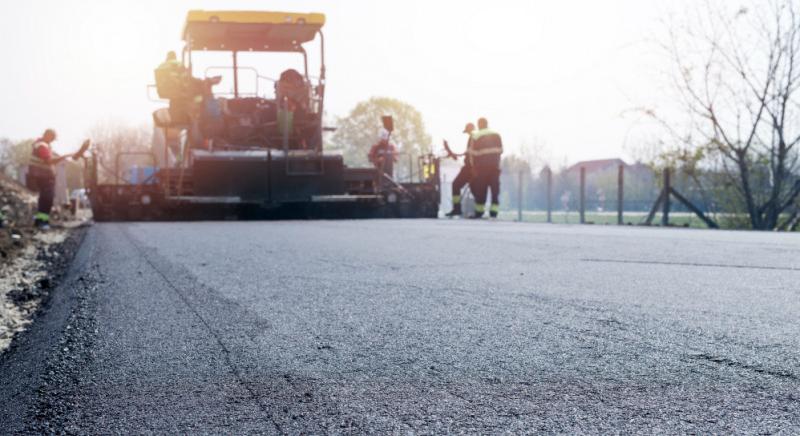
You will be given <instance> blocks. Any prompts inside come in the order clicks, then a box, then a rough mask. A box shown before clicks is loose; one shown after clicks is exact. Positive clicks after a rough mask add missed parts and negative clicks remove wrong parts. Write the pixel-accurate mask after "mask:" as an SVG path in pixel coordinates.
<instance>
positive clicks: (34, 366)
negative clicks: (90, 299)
mask: <svg viewBox="0 0 800 436" xmlns="http://www.w3.org/2000/svg"><path fill="white" fill-rule="evenodd" d="M93 240H94V237H93V232H92V231H91V228H87V227H86V226H81V227H77V228H75V229H74V230H73V231H72V232H71V234H70V235H69V236H68V237H67V239H66V240H65V241H64V242H63V243H61V244H60V246H59V252H60V253H61V256H60V259H59V260H58V261H57V262H56V263H55V265H54V266H53V269H52V270H51V272H50V277H51V280H52V283H53V284H54V286H53V288H52V289H51V290H50V292H47V293H46V295H45V297H44V300H43V301H42V304H41V306H40V307H39V309H38V310H37V312H36V314H35V315H34V317H33V320H32V323H31V324H30V326H29V328H27V329H26V330H25V331H23V332H20V333H19V334H17V335H16V337H15V338H14V340H13V341H12V342H11V345H10V347H9V348H8V349H7V350H6V351H5V352H3V353H2V354H0V423H2V425H0V432H2V433H4V434H22V433H28V432H30V423H31V421H32V419H33V417H32V416H31V415H32V414H33V412H34V410H35V407H36V404H37V402H38V401H39V395H38V394H39V392H40V391H41V388H42V384H43V382H44V375H45V373H46V371H47V368H48V366H49V365H50V356H51V355H52V354H53V350H54V349H55V348H56V347H57V346H58V345H59V343H60V341H61V339H62V336H63V334H64V331H65V329H66V326H67V321H68V320H69V318H70V315H71V314H72V313H73V311H74V309H75V307H76V306H77V303H78V300H77V298H76V286H75V284H76V283H77V282H78V278H79V277H80V275H81V272H82V271H83V270H85V269H86V266H87V263H88V260H89V258H90V256H89V255H90V251H91V246H93Z"/></svg>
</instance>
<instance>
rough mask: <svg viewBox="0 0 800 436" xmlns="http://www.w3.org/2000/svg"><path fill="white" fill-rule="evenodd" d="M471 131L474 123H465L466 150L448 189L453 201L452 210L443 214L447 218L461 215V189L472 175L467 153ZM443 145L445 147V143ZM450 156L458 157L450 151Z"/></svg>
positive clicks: (470, 140) (470, 145) (470, 141)
mask: <svg viewBox="0 0 800 436" xmlns="http://www.w3.org/2000/svg"><path fill="white" fill-rule="evenodd" d="M473 131H475V124H472V123H467V125H466V126H465V127H464V133H466V134H467V135H468V139H467V150H466V151H465V152H464V165H463V166H462V167H461V170H460V171H459V172H458V175H457V176H456V178H455V179H453V185H452V188H451V190H450V193H451V195H452V197H451V198H452V201H453V210H451V211H450V212H447V213H446V214H445V216H446V217H448V218H452V217H454V216H458V215H461V190H462V189H464V186H467V184H469V182H470V180H471V179H472V176H473V169H472V158H471V157H470V155H469V151H470V147H472V132H473ZM445 146H446V147H447V145H445ZM448 150H449V147H448ZM451 156H453V159H458V157H457V155H455V154H452V152H451Z"/></svg>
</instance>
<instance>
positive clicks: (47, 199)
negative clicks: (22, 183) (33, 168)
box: [32, 174, 56, 221]
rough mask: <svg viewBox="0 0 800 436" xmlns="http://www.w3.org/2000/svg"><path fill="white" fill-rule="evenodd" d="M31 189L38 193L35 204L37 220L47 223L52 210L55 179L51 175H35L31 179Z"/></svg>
mask: <svg viewBox="0 0 800 436" xmlns="http://www.w3.org/2000/svg"><path fill="white" fill-rule="evenodd" d="M32 182H33V185H34V186H33V187H34V188H35V190H36V191H38V192H39V201H38V203H37V208H36V211H37V212H38V213H37V214H36V216H37V218H39V219H41V220H43V221H47V220H49V217H50V209H52V208H53V198H54V197H55V191H56V178H55V176H53V175H51V174H37V175H36V176H34V177H33V178H32Z"/></svg>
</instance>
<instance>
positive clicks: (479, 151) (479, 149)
mask: <svg viewBox="0 0 800 436" xmlns="http://www.w3.org/2000/svg"><path fill="white" fill-rule="evenodd" d="M502 154H503V141H502V139H501V138H500V135H499V134H498V133H497V132H495V131H493V130H491V129H489V122H488V121H487V120H486V118H480V119H478V130H477V131H475V132H473V133H472V148H471V149H470V152H469V156H470V157H471V158H472V165H473V168H474V169H475V176H474V177H473V179H472V181H471V182H470V189H471V190H472V195H474V196H475V213H474V214H473V215H471V216H470V218H481V217H483V214H484V212H485V210H486V204H485V203H486V197H487V191H489V190H491V191H492V205H491V208H490V209H489V215H490V216H491V217H492V218H497V213H498V212H499V211H500V157H501V156H502Z"/></svg>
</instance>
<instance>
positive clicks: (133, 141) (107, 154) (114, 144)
mask: <svg viewBox="0 0 800 436" xmlns="http://www.w3.org/2000/svg"><path fill="white" fill-rule="evenodd" d="M152 136H153V134H152V128H151V127H150V126H147V125H138V126H131V125H127V124H124V123H118V122H103V123H98V124H96V125H95V126H94V127H92V128H91V129H90V130H89V137H90V138H91V139H92V142H93V143H94V151H95V153H96V154H97V156H98V161H97V166H98V168H97V173H98V177H99V178H100V180H101V181H113V182H119V180H120V178H121V177H123V174H122V173H123V172H124V171H125V169H126V168H128V167H129V166H130V165H133V164H141V165H153V162H152V159H151V158H148V157H147V156H127V157H125V156H123V157H122V159H121V160H120V168H117V155H118V154H119V153H131V152H137V153H138V152H147V151H149V150H150V145H151V142H152Z"/></svg>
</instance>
